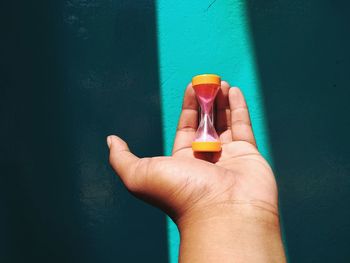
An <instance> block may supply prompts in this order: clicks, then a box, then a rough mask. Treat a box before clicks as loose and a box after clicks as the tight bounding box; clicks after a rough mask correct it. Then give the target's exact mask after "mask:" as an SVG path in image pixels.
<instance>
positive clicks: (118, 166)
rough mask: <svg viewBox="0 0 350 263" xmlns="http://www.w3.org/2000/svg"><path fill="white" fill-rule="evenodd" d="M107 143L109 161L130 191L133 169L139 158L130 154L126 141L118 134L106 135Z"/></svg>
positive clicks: (135, 167)
mask: <svg viewBox="0 0 350 263" xmlns="http://www.w3.org/2000/svg"><path fill="white" fill-rule="evenodd" d="M107 145H108V147H109V150H110V152H109V163H110V164H111V166H112V168H113V170H114V171H115V172H116V173H117V174H118V175H119V177H120V179H121V180H122V181H123V183H124V184H125V186H126V187H127V188H128V189H129V190H131V191H132V190H133V188H134V185H135V178H134V176H135V174H136V173H135V170H136V169H137V167H138V163H139V160H140V158H138V157H137V156H135V155H134V154H132V153H131V152H130V150H129V147H128V145H127V144H126V142H124V141H123V140H122V139H121V138H119V137H118V136H115V135H110V136H108V137H107Z"/></svg>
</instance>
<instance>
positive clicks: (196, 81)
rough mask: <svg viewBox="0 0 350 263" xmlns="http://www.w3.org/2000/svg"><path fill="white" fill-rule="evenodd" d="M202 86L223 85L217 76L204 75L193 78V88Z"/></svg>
mask: <svg viewBox="0 0 350 263" xmlns="http://www.w3.org/2000/svg"><path fill="white" fill-rule="evenodd" d="M200 84H217V85H220V84H221V78H220V76H218V75H215V74H202V75H197V76H194V77H193V78H192V86H196V85H200Z"/></svg>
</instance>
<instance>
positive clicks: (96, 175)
mask: <svg viewBox="0 0 350 263" xmlns="http://www.w3.org/2000/svg"><path fill="white" fill-rule="evenodd" d="M1 5H2V7H1V8H0V13H1V15H0V17H1V23H0V24H1V25H2V26H4V31H2V34H1V44H0V45H1V49H0V50H1V56H0V57H1V59H0V63H1V78H0V79H1V84H0V86H1V95H0V115H1V118H0V120H1V124H0V125H1V128H0V138H1V146H0V149H1V150H0V262H1V263H17V262H36V263H38V262H60V263H63V262H95V263H97V262H100V263H102V262H103V263H104V262H111V263H112V262H113V263H115V262H167V258H168V255H167V239H166V220H165V216H164V215H163V214H162V213H161V212H160V211H158V210H157V209H155V208H153V207H151V206H148V205H146V204H144V203H143V202H141V201H138V200H137V199H135V198H134V197H133V196H131V195H130V194H129V193H128V192H127V191H126V190H125V188H124V186H123V185H122V183H121V182H120V181H119V180H118V179H117V178H116V177H115V175H114V174H113V172H112V170H111V169H110V167H109V164H108V153H107V146H106V136H107V135H109V134H112V133H115V134H119V135H120V136H122V137H124V138H125V139H126V140H128V142H129V144H130V147H131V148H132V149H133V150H134V151H135V152H137V153H138V154H139V155H140V156H145V155H147V156H149V155H160V154H162V151H163V147H162V125H161V111H160V97H159V85H158V61H157V60H158V59H157V55H158V53H157V42H156V40H157V38H156V30H155V8H154V4H153V2H152V1H141V0H140V1H108V0H96V1H85V0H72V1H56V0H51V1H49V0H45V1H44V0H43V1H25V0H23V1H7V2H5V3H3V4H1Z"/></svg>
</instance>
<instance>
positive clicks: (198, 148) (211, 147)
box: [192, 142, 221, 152]
mask: <svg viewBox="0 0 350 263" xmlns="http://www.w3.org/2000/svg"><path fill="white" fill-rule="evenodd" d="M192 150H193V151H194V152H220V151H221V143H220V142H192Z"/></svg>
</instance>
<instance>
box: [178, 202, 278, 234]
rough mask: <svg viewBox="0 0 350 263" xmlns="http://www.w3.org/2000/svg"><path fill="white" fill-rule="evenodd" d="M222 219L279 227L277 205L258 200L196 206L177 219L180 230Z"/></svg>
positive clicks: (223, 220) (229, 221)
mask: <svg viewBox="0 0 350 263" xmlns="http://www.w3.org/2000/svg"><path fill="white" fill-rule="evenodd" d="M211 221H222V222H227V223H228V224H231V222H233V221H235V222H236V221H238V222H241V223H245V224H254V225H255V224H261V225H265V226H267V225H270V226H276V227H279V215H278V208H277V206H273V205H271V204H269V203H266V202H263V201H257V200H248V201H243V200H234V201H226V202H221V203H217V204H212V205H208V206H201V207H194V208H192V209H188V210H187V211H185V212H184V213H183V214H182V215H181V216H180V217H179V218H177V219H176V220H175V223H176V224H177V226H178V228H179V231H180V232H181V231H184V230H186V228H189V227H193V225H202V224H207V223H208V222H211Z"/></svg>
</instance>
